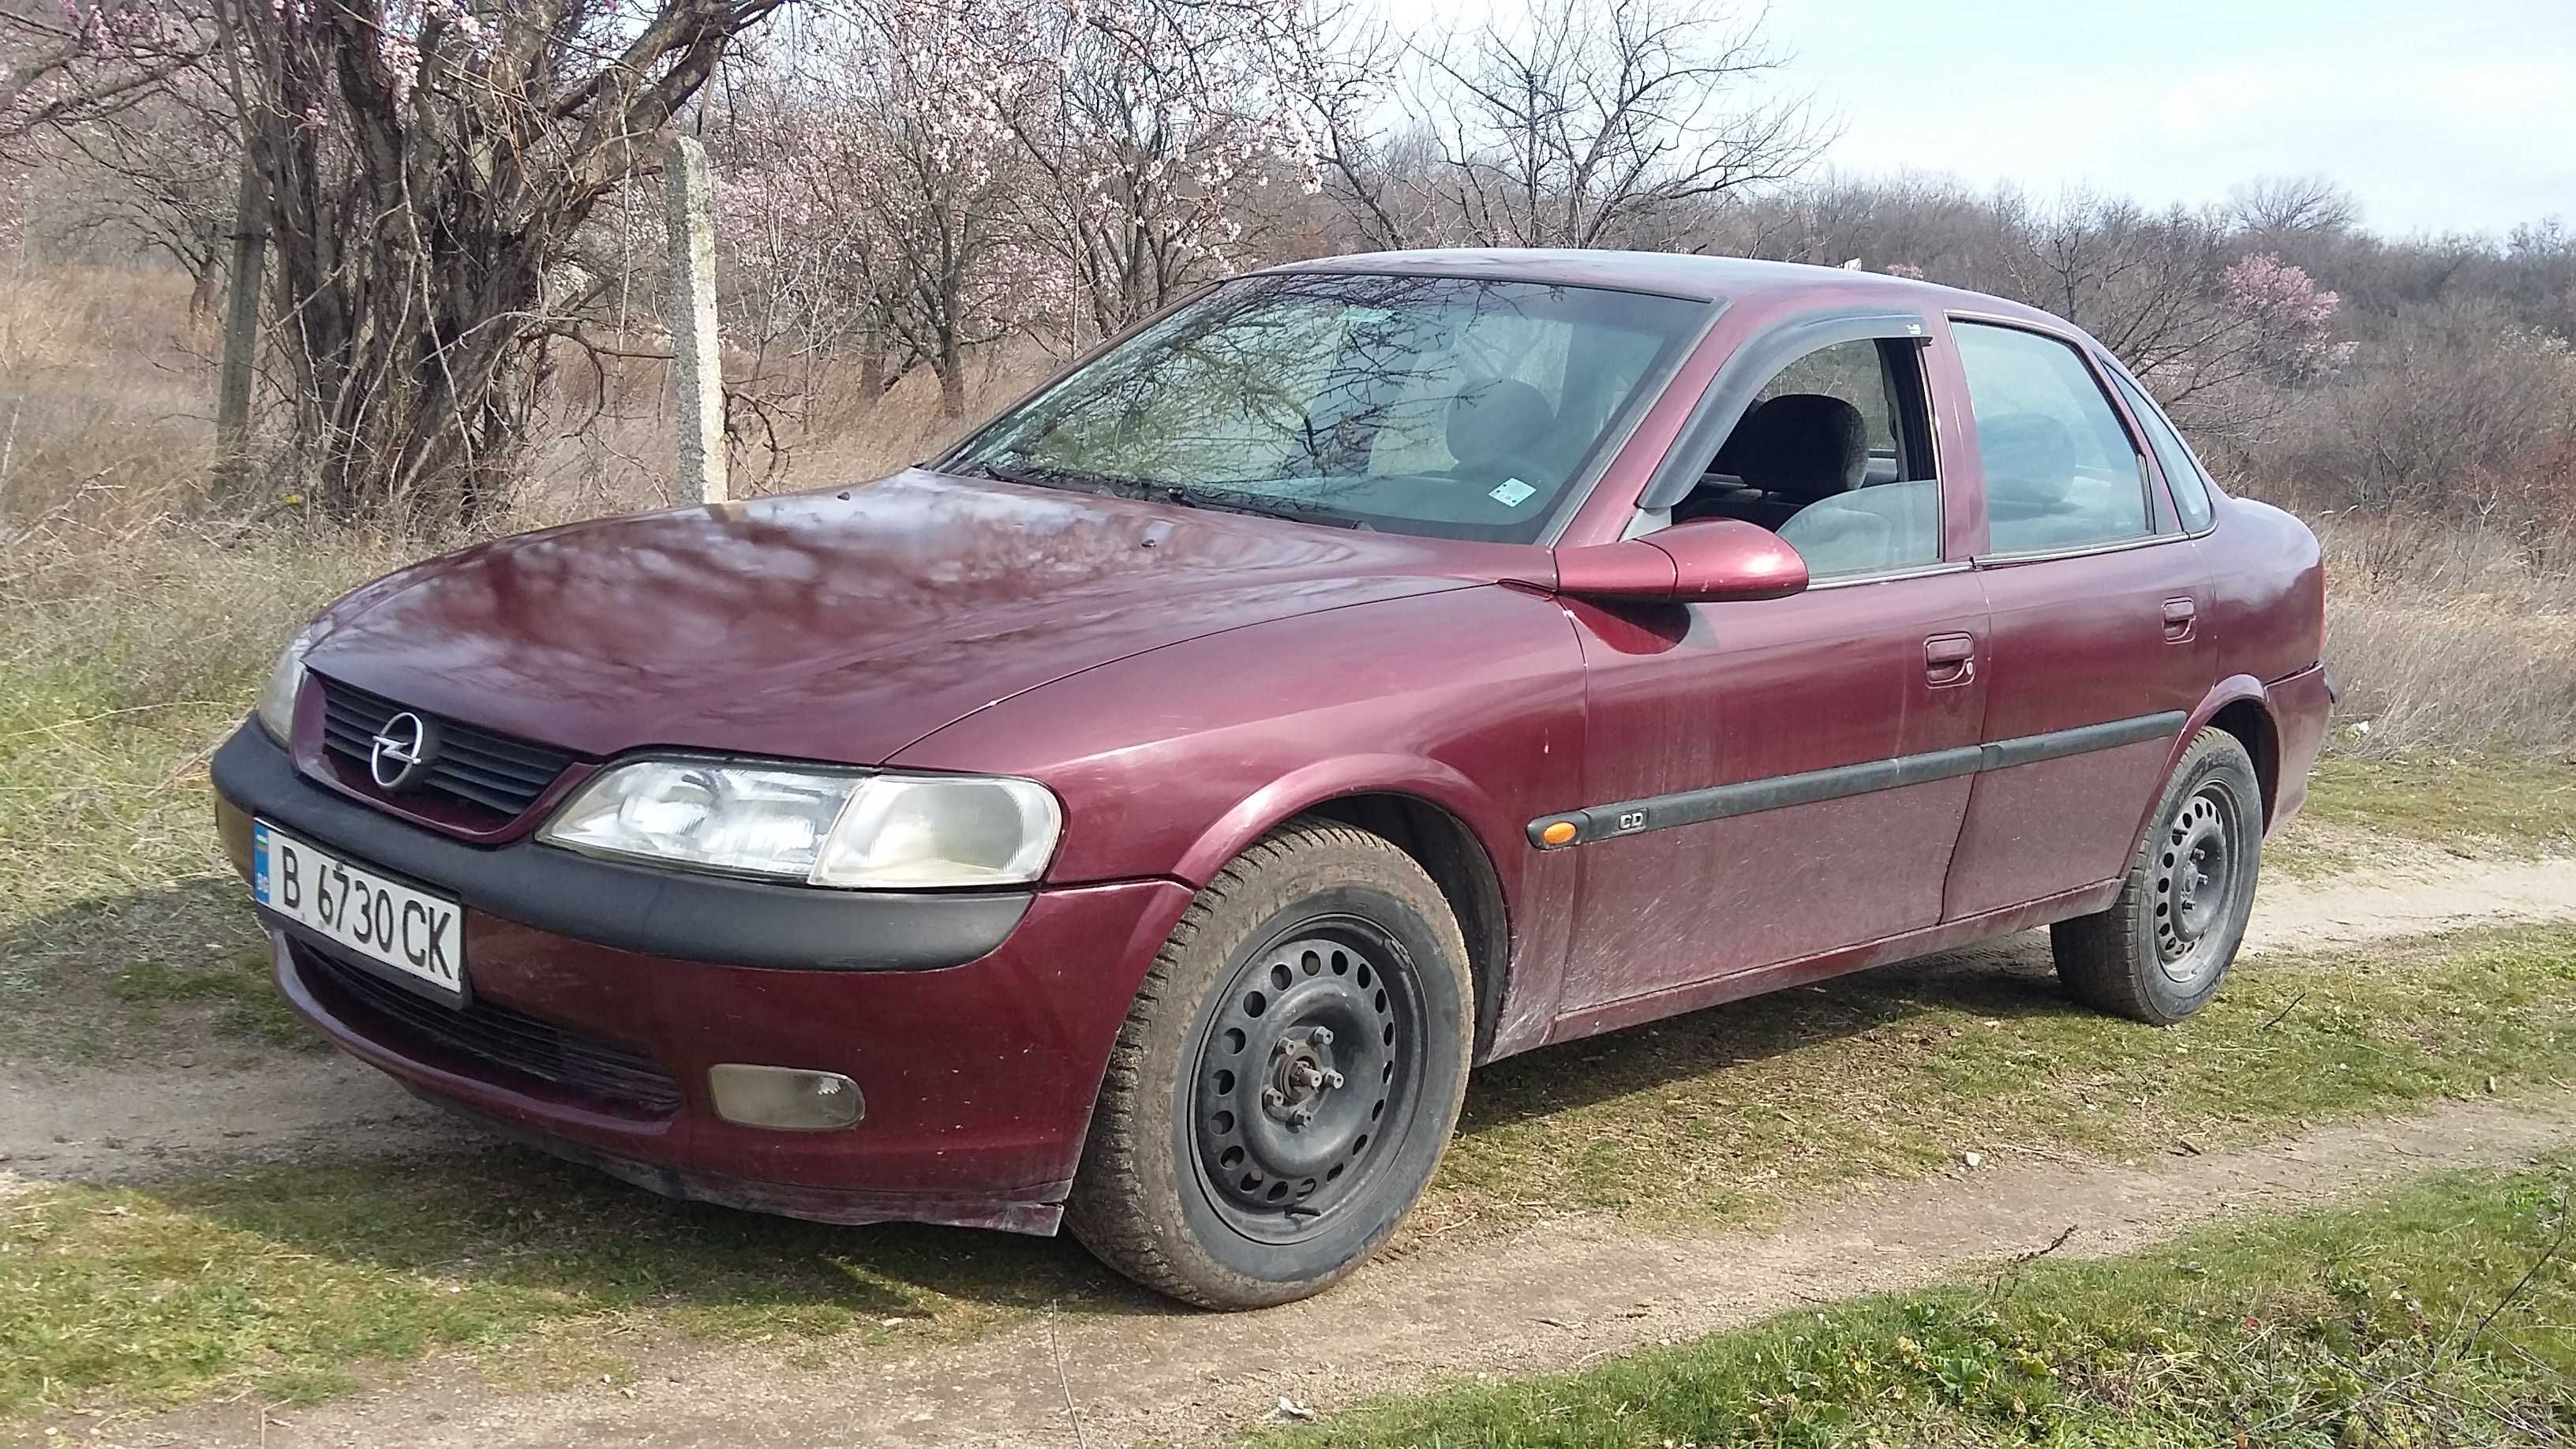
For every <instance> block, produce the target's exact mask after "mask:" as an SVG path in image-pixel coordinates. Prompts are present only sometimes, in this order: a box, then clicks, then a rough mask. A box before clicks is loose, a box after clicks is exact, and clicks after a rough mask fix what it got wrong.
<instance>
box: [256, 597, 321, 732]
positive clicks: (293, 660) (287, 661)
mask: <svg viewBox="0 0 2576 1449" xmlns="http://www.w3.org/2000/svg"><path fill="white" fill-rule="evenodd" d="M321 638H322V626H321V625H320V624H307V625H305V626H304V629H303V632H301V633H299V634H297V635H296V636H295V637H294V638H292V639H289V640H288V641H286V650H285V652H284V653H282V654H280V655H278V656H277V664H276V666H275V667H274V668H272V669H270V670H269V671H268V687H267V688H265V689H263V690H261V691H260V692H259V727H260V728H261V729H264V730H266V731H268V733H269V735H270V737H271V738H273V739H275V740H276V741H277V742H278V743H279V744H281V745H282V744H286V743H287V742H288V741H289V740H290V739H291V738H292V737H293V735H294V734H295V692H296V691H297V690H299V689H302V688H303V687H304V656H305V655H306V654H308V653H310V652H312V649H313V646H314V645H315V644H317V643H319V642H321Z"/></svg>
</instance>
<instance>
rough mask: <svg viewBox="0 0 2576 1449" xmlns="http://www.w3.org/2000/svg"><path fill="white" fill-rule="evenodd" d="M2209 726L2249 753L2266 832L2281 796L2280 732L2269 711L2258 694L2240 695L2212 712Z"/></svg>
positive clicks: (2187, 736)
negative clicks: (2227, 735)
mask: <svg viewBox="0 0 2576 1449" xmlns="http://www.w3.org/2000/svg"><path fill="white" fill-rule="evenodd" d="M2209 727H2210V728H2213V729H2221V730H2225V731H2227V732H2228V733H2229V734H2231V735H2234V736H2235V737H2236V742H2237V743H2238V744H2240V745H2243V746H2244V747H2245V753H2246V754H2248V755H2251V756H2253V758H2254V778H2255V780H2256V782H2257V783H2259V784H2260V785H2261V786H2262V787H2263V827H2264V829H2266V830H2267V831H2268V830H2269V829H2271V826H2272V820H2273V816H2274V810H2275V806H2276V803H2277V802H2278V801H2279V799H2280V795H2281V731H2280V727H2279V726H2278V725H2277V724H2275V723H2274V722H2273V719H2272V712H2271V710H2270V709H2269V708H2268V707H2266V706H2265V704H2264V703H2263V699H2262V696H2261V695H2259V694H2257V695H2242V696H2239V697H2237V698H2235V699H2231V700H2229V701H2228V702H2227V703H2225V704H2223V705H2220V706H2219V707H2218V708H2217V709H2216V710H2214V711H2212V712H2211V713H2210V716H2209ZM2185 738H2186V739H2187V738H2189V735H2188V733H2186V735H2185Z"/></svg>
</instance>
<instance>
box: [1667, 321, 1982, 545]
mask: <svg viewBox="0 0 2576 1449" xmlns="http://www.w3.org/2000/svg"><path fill="white" fill-rule="evenodd" d="M1930 431H1931V429H1930V413H1929V411H1928V410H1927V409H1926V407H1925V406H1924V400H1923V370H1922V360H1921V344H1920V343H1918V342H1916V341H1913V340H1911V339H1896V338H1869V337H1863V338H1857V339H1854V340H1852V341H1847V342H1836V343H1833V344H1830V345H1828V346H1825V347H1820V348H1817V349H1816V350H1814V351H1812V352H1809V353H1806V354H1805V355H1803V356H1801V357H1799V358H1797V359H1795V360H1794V361H1792V362H1790V363H1789V364H1788V365H1787V366H1786V367H1783V368H1781V369H1780V371H1779V372H1777V373H1775V374H1773V375H1772V377H1771V378H1770V380H1769V381H1767V382H1765V383H1764V384H1763V385H1762V387H1761V390H1760V391H1758V392H1756V393H1755V394H1754V396H1753V402H1752V404H1751V405H1750V406H1748V407H1747V408H1746V409H1745V410H1744V416H1743V417H1742V418H1741V419H1740V420H1738V421H1737V423H1736V424H1735V428H1734V431H1733V432H1731V433H1729V434H1728V436H1727V439H1726V442H1725V444H1724V445H1723V446H1721V447H1720V448H1719V449H1718V450H1717V455H1716V456H1715V457H1714V458H1712V459H1711V460H1710V461H1709V466H1708V467H1707V469H1706V470H1705V471H1704V472H1703V473H1702V475H1701V478H1700V481H1699V485H1698V486H1697V487H1696V488H1694V489H1692V490H1691V492H1690V494H1689V495H1688V496H1687V497H1685V498H1684V499H1683V500H1682V501H1681V502H1680V503H1679V504H1678V505H1676V506H1675V507H1674V509H1673V517H1674V518H1675V519H1676V520H1677V521H1686V520H1690V519H1697V518H1734V519H1740V520H1742V521H1744V522H1747V523H1756V524H1760V525H1761V526H1762V527H1764V528H1768V529H1770V530H1772V531H1773V532H1775V533H1777V534H1779V535H1780V537H1781V538H1782V539H1783V540H1785V541H1786V542H1787V543H1788V544H1789V546H1790V547H1792V548H1794V549H1796V550H1797V551H1798V555H1799V557H1801V558H1803V559H1805V560H1806V561H1807V574H1808V576H1809V577H1810V578H1816V579H1831V578H1853V577H1858V576H1862V575H1866V574H1874V573H1890V572H1897V571H1901V570H1906V569H1914V568H1921V567H1923V566H1925V565H1927V564H1933V563H1938V562H1940V559H1941V484H1940V481H1939V479H1938V478H1936V477H1935V476H1934V472H1933V466H1932V443H1931V437H1930Z"/></svg>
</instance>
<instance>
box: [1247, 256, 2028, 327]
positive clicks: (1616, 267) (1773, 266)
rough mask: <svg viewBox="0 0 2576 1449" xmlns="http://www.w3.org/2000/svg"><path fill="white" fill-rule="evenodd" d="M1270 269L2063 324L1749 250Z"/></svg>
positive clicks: (1924, 285)
mask: <svg viewBox="0 0 2576 1449" xmlns="http://www.w3.org/2000/svg"><path fill="white" fill-rule="evenodd" d="M1267 270H1269V271H1271V272H1337V273H1344V274H1386V273H1394V274H1397V275H1403V276H1432V277H1473V278H1477V279H1480V280H1485V281H1497V282H1503V281H1509V282H1547V283H1554V284H1556V285H1558V286H1567V287H1613V288H1618V289H1620V290H1623V291H1630V292H1657V293H1662V294H1663V295H1665V296H1672V297H1689V298H1694V299H1697V300H1700V301H1710V302H1714V301H1720V300H1725V301H1738V300H1743V299H1747V298H1751V297H1754V296H1757V295H1762V294H1771V293H1783V292H1799V291H1811V292H1830V293H1832V294H1833V295H1834V297H1835V298H1836V299H1838V300H1843V301H1855V302H1858V301H1867V300H1872V299H1877V298H1884V299H1885V300H1886V301H1887V303H1888V304H1889V305H1892V306H1904V307H1912V308H1928V309H1933V310H1941V311H1957V310H1968V311H1978V312H1986V313H1991V314H1994V315H1998V316H2008V317H2021V318H2026V319H2028V320H2031V321H2046V322H2049V323H2052V324H2054V325H2057V326H2061V327H2062V326H2064V325H2065V324H2064V323H2063V322H2061V321H2059V320H2058V319H2056V318H2053V317H2050V316H2048V314H2046V313H2044V312H2040V311H2037V310H2035V309H2033V308H2030V307H2025V306H2023V305H2021V304H2020V303H2017V302H2011V301H2007V300H2005V299H2004V298H2001V297H1990V296H1988V295H1986V294H1985V293H1983V292H1970V291H1966V290H1964V289H1962V288H1958V287H1944V286H1939V285H1936V284H1934V283H1931V282H1923V281H1917V280H1915V279H1914V278H1911V277H1898V276H1891V275H1889V274H1887V273H1885V272H1865V271H1861V270H1859V269H1858V268H1851V267H1818V266H1810V265H1808V264H1806V263H1804V262H1766V261H1756V260H1754V259H1753V258H1750V257H1711V256H1696V255H1690V254H1685V253H1680V252H1624V251H1609V250H1599V251H1595V250H1589V249H1582V250H1578V249H1571V248H1545V247H1444V248H1438V249H1430V250H1421V251H1389V252H1359V253H1354V254H1351V255H1348V256H1338V257H1319V258H1317V259H1315V260H1313V261H1304V262H1290V263H1287V264H1286V265H1284V266H1277V267H1271V268H1268V269H1267Z"/></svg>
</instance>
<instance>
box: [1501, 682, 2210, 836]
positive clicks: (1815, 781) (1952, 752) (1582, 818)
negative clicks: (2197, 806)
mask: <svg viewBox="0 0 2576 1449" xmlns="http://www.w3.org/2000/svg"><path fill="white" fill-rule="evenodd" d="M2189 718H2190V716H2189V715H2188V714H2185V713H2184V712H2183V711H2181V710H2178V709H2175V710H2166V711H2164V712H2162V713H2159V714H2142V715H2138V716H2136V717H2135V718H2132V719H2117V720H2111V721H2108V722H2107V723H2103V724H2093V725H2079V726H2077V727H2075V728H2073V729H2063V730H2050V731H2048V732H2047V733H2046V734H2036V735H2023V736H2021V737H2019V738H2017V739H2009V740H1997V741H1995V742H1994V743H1992V744H1983V745H1960V746H1958V747H1956V748H1954V749H1947V750H1931V751H1927V752H1925V753H1923V754H1919V755H1899V756H1897V757H1896V758H1894V759H1892V760H1869V761H1865V762H1863V763H1861V764H1857V765H1835V766H1833V767H1831V768H1829V769H1823V770H1809V771H1807V772H1805V773H1803V774H1797V775H1774V776H1772V777H1770V778H1769V779H1763V780H1746V781H1743V782H1741V783H1739V784H1734V785H1709V786H1705V787H1703V788H1701V789H1697V790H1683V791H1679V792H1676V793H1674V794H1670V795H1650V796H1647V797H1646V798H1644V799H1642V800H1621V801H1618V802H1616V803H1614V804H1609V805H1592V806H1587V807H1585V808H1584V809H1581V810H1567V811H1563V812H1560V813H1558V814H1554V815H1542V816H1540V817H1539V818H1538V819H1536V820H1533V821H1531V822H1530V823H1529V827H1528V830H1529V841H1530V844H1532V845H1535V846H1537V847H1538V848H1539V849H1541V850H1555V849H1560V848H1562V847H1564V846H1569V845H1589V844H1591V843H1592V842H1593V841H1596V840H1609V839H1612V838H1614V837H1616V836H1622V835H1636V834H1639V833H1641V832H1644V831H1648V830H1670V829H1672V828H1673V827H1675V826H1679V825H1702V824H1706V823H1707V822H1709V821H1711V820H1724V819H1727V818H1729V817H1731V816H1736V815H1752V814H1757V813H1759V812H1761V811H1764V810H1779V809H1784V808H1786V807H1788V806H1791V805H1814V804H1818V803H1820V802H1822V801H1826V800H1839V799H1842V798H1843V797H1844V796H1846V795H1867V794H1871V793H1873V792H1875V791H1879V790H1897V789H1902V788H1904V787H1905V786H1907V785H1923V784H1929V783H1930V782H1932V781H1934V780H1954V779H1957V778H1958V777H1959V776H1961V775H1975V774H1982V773H1984V772H1985V771H1988V770H2009V769H2011V768H2012V767H2013V766H2015V765H2035V764H2038V763H2040V762H2041V761H2043V760H2059V759H2064V758H2066V757H2067V756H2069V755H2082V754H2089V753H2091V752H2093V751H2095V750H2110V749H2117V748H2119V747H2120V746H2122V745H2134V744H2139V743H2142V742H2144V741H2147V740H2154V739H2171V738H2173V737H2174V736H2175V735H2178V734H2180V733H2182V727H2183V723H2184V722H2185V721H2186V720H2188V719H2189Z"/></svg>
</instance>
